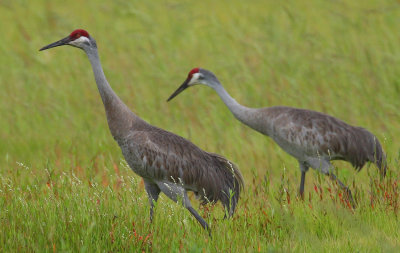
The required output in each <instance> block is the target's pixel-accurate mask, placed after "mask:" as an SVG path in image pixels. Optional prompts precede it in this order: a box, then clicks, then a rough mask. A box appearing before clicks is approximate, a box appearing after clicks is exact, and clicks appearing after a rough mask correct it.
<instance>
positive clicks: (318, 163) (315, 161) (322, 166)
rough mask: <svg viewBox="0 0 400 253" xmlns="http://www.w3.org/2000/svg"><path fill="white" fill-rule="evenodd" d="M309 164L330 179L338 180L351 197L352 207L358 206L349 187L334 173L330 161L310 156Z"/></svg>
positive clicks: (348, 196) (349, 197)
mask: <svg viewBox="0 0 400 253" xmlns="http://www.w3.org/2000/svg"><path fill="white" fill-rule="evenodd" d="M307 164H308V165H310V167H312V168H313V169H316V170H319V171H321V172H322V173H324V174H325V175H327V176H329V178H330V179H332V180H333V181H335V182H337V183H338V185H339V186H340V187H341V188H342V189H343V190H344V191H345V192H346V195H347V198H348V199H349V201H350V204H351V205H352V207H353V208H355V207H356V204H355V202H354V199H353V195H352V194H351V191H350V189H349V187H347V186H346V185H345V184H343V183H342V181H340V180H339V179H338V178H337V177H336V175H335V174H334V173H333V171H334V167H333V165H332V164H331V163H330V162H329V161H326V160H324V159H322V158H309V159H307Z"/></svg>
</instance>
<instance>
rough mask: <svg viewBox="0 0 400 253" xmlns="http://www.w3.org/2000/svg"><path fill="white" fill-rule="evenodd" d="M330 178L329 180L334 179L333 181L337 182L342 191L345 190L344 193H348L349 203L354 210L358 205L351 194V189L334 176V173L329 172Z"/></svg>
mask: <svg viewBox="0 0 400 253" xmlns="http://www.w3.org/2000/svg"><path fill="white" fill-rule="evenodd" d="M328 176H329V178H330V179H332V180H333V181H336V182H337V183H338V184H339V186H340V187H341V188H342V189H344V191H345V192H346V195H347V198H348V199H349V201H350V204H351V206H352V207H353V208H356V203H355V202H354V199H353V195H352V194H351V191H350V189H349V187H347V186H346V185H345V184H343V183H342V181H340V180H339V179H338V178H337V177H336V175H335V174H333V172H329V173H328Z"/></svg>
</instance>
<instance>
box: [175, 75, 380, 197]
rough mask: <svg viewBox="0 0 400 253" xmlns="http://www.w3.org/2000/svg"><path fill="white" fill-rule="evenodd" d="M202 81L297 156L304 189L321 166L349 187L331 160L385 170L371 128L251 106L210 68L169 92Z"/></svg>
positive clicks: (288, 110)
mask: <svg viewBox="0 0 400 253" xmlns="http://www.w3.org/2000/svg"><path fill="white" fill-rule="evenodd" d="M196 84H203V85H206V86H209V87H211V88H213V89H214V90H215V91H216V92H217V93H218V95H219V96H220V97H221V99H222V100H223V102H224V103H225V104H226V106H227V107H228V108H229V110H230V111H231V112H232V113H233V115H234V116H235V117H236V118H237V119H238V120H239V121H241V122H242V123H243V124H245V125H247V126H249V127H251V128H253V129H254V130H256V131H258V132H260V133H262V134H264V135H267V136H269V137H271V138H272V139H273V140H274V141H275V142H276V143H277V144H278V145H279V146H280V147H281V148H282V149H283V150H285V151H286V152H287V153H289V154H290V155H292V156H293V157H295V158H296V159H297V160H298V162H299V165H300V170H301V173H302V178H301V182H300V194H301V195H302V196H303V193H304V182H305V173H306V172H307V171H308V168H309V167H311V168H313V169H316V170H319V171H321V172H322V173H324V174H326V175H329V176H330V177H331V178H332V179H334V180H336V181H337V182H338V183H339V184H340V185H341V186H342V187H343V188H345V189H346V190H347V191H348V193H349V195H350V199H351V201H352V197H351V192H350V190H349V189H348V188H347V187H346V186H345V185H344V184H343V183H342V182H340V180H338V179H337V178H336V176H335V175H334V174H333V166H332V165H331V163H330V161H331V160H344V161H348V162H350V163H351V164H352V165H353V166H354V167H355V168H356V170H357V171H359V170H360V169H361V168H362V167H363V166H364V164H365V163H366V162H373V163H375V164H376V165H377V167H378V168H379V170H380V174H381V175H382V176H384V175H385V174H386V157H385V154H384V152H383V150H382V146H381V144H380V143H379V141H378V139H377V138H376V137H375V136H374V135H373V134H372V133H370V132H369V131H368V130H366V129H364V128H361V127H354V126H351V125H349V124H347V123H345V122H343V121H341V120H339V119H336V118H334V117H332V116H329V115H327V114H323V113H320V112H316V111H311V110H305V109H297V108H291V107H284V106H276V107H269V108H248V107H245V106H243V105H240V104H239V103H237V102H236V100H234V99H233V98H232V97H231V96H230V95H229V94H228V93H227V92H226V90H225V89H224V88H223V87H222V85H221V83H220V82H219V81H218V79H217V77H216V76H215V75H214V74H213V73H212V72H211V71H208V70H205V69H201V68H195V69H193V70H192V71H190V73H189V75H188V77H187V79H186V80H185V82H184V83H183V84H182V85H181V86H180V87H179V88H178V89H177V90H176V91H175V92H174V93H173V94H172V95H171V96H170V98H169V99H168V101H169V100H171V99H172V98H174V97H175V96H176V95H178V94H179V93H180V92H182V91H183V90H185V89H186V88H188V87H190V86H193V85H196Z"/></svg>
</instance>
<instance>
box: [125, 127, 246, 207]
mask: <svg viewBox="0 0 400 253" xmlns="http://www.w3.org/2000/svg"><path fill="white" fill-rule="evenodd" d="M128 142H129V143H128V146H129V150H130V152H131V153H134V154H135V156H136V159H137V160H139V161H140V162H141V166H142V168H143V169H144V170H146V172H145V173H148V177H149V178H151V179H152V180H158V181H163V180H168V181H171V182H175V183H182V184H183V186H184V187H185V189H187V190H191V191H194V192H195V193H196V194H197V195H198V196H200V197H202V198H203V201H205V202H207V201H210V202H214V201H218V200H221V202H222V203H223V204H224V205H225V206H230V205H229V202H232V205H231V206H230V207H231V208H232V207H233V209H234V206H236V203H237V200H238V198H239V194H240V190H241V189H242V187H243V178H242V176H241V174H240V172H239V170H238V168H237V167H236V165H234V164H233V163H232V162H230V161H229V160H227V159H226V158H224V157H223V156H220V155H217V154H213V153H208V152H205V151H203V150H201V149H200V148H198V147H197V146H196V145H194V144H193V143H191V142H190V141H188V140H186V139H184V138H182V137H180V136H178V135H175V134H173V133H171V132H168V131H165V130H163V129H160V128H157V127H152V128H151V129H150V130H149V129H146V131H134V132H133V133H132V134H131V136H130V137H129V138H128ZM127 160H128V159H127ZM231 193H233V197H232V196H230V195H231ZM230 198H231V199H230Z"/></svg>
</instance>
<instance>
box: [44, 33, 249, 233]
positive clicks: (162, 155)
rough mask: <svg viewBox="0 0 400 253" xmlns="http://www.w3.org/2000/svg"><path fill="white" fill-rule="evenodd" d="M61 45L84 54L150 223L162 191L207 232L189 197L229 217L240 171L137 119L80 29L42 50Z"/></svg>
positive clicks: (93, 44) (94, 46)
mask: <svg viewBox="0 0 400 253" xmlns="http://www.w3.org/2000/svg"><path fill="white" fill-rule="evenodd" d="M62 45H70V46H74V47H77V48H80V49H83V51H85V53H86V54H87V56H88V58H89V60H90V63H91V65H92V69H93V73H94V77H95V79H96V83H97V88H98V90H99V92H100V96H101V99H102V101H103V104H104V107H105V112H106V116H107V121H108V126H109V128H110V132H111V134H112V136H113V137H114V139H115V140H116V141H117V143H118V145H119V146H120V148H121V150H122V154H123V156H124V157H125V159H126V161H127V162H128V164H129V166H130V167H131V169H132V170H133V171H134V172H135V173H136V174H138V175H139V176H141V177H142V178H143V181H144V185H145V189H146V192H147V195H148V198H149V202H150V221H151V220H152V217H153V208H154V202H156V201H157V199H158V196H159V194H160V192H163V193H164V194H165V195H167V196H168V197H169V198H170V199H172V200H173V201H175V202H177V201H179V200H181V201H182V204H183V205H184V207H186V208H187V209H188V210H189V212H190V213H191V214H192V215H193V216H194V217H195V218H196V219H197V220H198V222H199V223H200V224H201V226H202V227H203V228H204V229H205V230H207V231H208V232H209V234H210V235H211V231H210V228H209V226H208V224H207V222H206V221H205V220H204V219H203V218H202V217H201V216H200V215H199V214H198V213H197V212H196V210H195V209H193V207H192V205H191V203H190V200H189V198H188V195H187V192H188V191H192V192H194V193H195V194H196V196H197V197H198V198H200V200H201V203H202V204H205V203H207V202H211V203H214V202H217V201H221V203H222V204H223V206H224V208H225V215H226V214H228V216H231V215H233V213H234V211H235V207H236V205H237V202H238V200H239V195H240V191H241V190H242V188H243V178H242V175H241V174H240V171H239V170H238V168H237V167H236V166H235V165H234V164H233V163H232V162H230V161H229V160H228V159H226V158H225V157H223V156H220V155H218V154H214V153H209V152H205V151H203V150H201V149H200V148H199V147H197V146H196V145H194V144H193V143H191V142H190V141H189V140H186V139H184V138H182V137H180V136H178V135H175V134H173V133H171V132H168V131H165V130H163V129H160V128H158V127H155V126H152V125H150V124H149V123H147V122H145V121H144V120H142V119H141V118H139V117H138V116H137V115H135V114H134V113H133V112H132V111H131V110H129V108H128V107H127V106H126V105H125V104H124V103H123V102H122V101H121V99H120V98H119V97H118V96H117V95H116V94H115V92H114V91H113V90H112V88H111V86H110V85H109V83H108V82H107V79H106V77H105V75H104V72H103V69H102V67H101V63H100V59H99V55H98V51H97V44H96V41H95V40H94V39H93V38H92V37H91V36H90V35H89V33H88V32H86V31H85V30H82V29H77V30H75V31H73V32H72V33H71V34H70V35H68V36H67V37H65V38H63V39H61V40H59V41H57V42H54V43H51V44H49V45H47V46H45V47H43V48H41V49H40V51H42V50H46V49H49V48H53V47H58V46H62Z"/></svg>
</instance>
